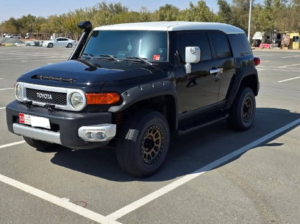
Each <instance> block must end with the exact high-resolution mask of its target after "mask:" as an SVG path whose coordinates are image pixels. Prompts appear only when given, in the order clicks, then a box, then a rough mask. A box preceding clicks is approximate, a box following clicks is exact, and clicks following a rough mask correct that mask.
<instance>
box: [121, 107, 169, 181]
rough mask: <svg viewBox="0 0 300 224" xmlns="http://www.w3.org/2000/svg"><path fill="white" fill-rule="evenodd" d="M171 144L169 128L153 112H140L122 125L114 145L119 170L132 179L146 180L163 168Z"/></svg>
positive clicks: (157, 113) (163, 120)
mask: <svg viewBox="0 0 300 224" xmlns="http://www.w3.org/2000/svg"><path fill="white" fill-rule="evenodd" d="M169 144H170V131H169V125H168V122H167V121H166V119H165V117H164V116H163V115H162V114H161V113H159V112H156V111H152V110H141V111H139V112H137V113H135V114H132V115H131V116H130V117H129V118H127V119H126V122H125V123H124V124H123V127H122V129H121V132H120V135H119V136H118V143H117V158H118V162H119V165H120V167H121V168H122V169H123V170H125V171H126V172H128V173H129V174H131V175H132V176H135V177H147V176H150V175H153V174H154V173H156V172H157V171H158V170H159V168H160V167H161V166H162V164H163V162H164V160H165V158H166V155H167V152H168V149H169Z"/></svg>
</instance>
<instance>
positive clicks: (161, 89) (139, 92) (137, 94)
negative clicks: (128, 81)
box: [108, 81, 178, 129]
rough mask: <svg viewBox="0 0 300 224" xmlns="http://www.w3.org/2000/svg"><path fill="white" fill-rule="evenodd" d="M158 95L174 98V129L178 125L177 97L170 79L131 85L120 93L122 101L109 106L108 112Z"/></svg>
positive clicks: (119, 109) (113, 111) (121, 109)
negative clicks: (119, 103)
mask: <svg viewBox="0 0 300 224" xmlns="http://www.w3.org/2000/svg"><path fill="white" fill-rule="evenodd" d="M158 96H171V97H173V98H174V101H175V102H174V103H175V111H174V112H173V113H174V117H175V119H174V121H175V124H174V125H175V126H174V127H175V129H177V127H178V98H177V92H176V86H175V85H174V84H173V83H172V82H170V81H159V82H153V83H147V84H143V85H139V86H135V87H132V88H130V89H128V90H126V91H124V92H123V93H121V97H122V98H123V102H122V104H121V105H117V106H112V107H110V108H109V110H108V112H111V113H116V112H120V111H123V110H125V109H127V108H129V107H130V106H132V105H134V104H135V103H137V102H140V101H142V100H146V99H150V98H154V97H158Z"/></svg>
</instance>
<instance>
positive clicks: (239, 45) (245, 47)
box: [228, 34, 252, 57]
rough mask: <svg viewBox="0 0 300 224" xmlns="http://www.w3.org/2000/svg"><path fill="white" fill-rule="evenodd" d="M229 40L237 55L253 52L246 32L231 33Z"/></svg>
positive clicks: (241, 55)
mask: <svg viewBox="0 0 300 224" xmlns="http://www.w3.org/2000/svg"><path fill="white" fill-rule="evenodd" d="M228 38H229V42H230V43H231V47H232V51H233V53H234V56H235V57H243V56H245V55H247V54H252V50H251V47H250V44H249V41H248V39H247V37H246V35H245V34H229V35H228Z"/></svg>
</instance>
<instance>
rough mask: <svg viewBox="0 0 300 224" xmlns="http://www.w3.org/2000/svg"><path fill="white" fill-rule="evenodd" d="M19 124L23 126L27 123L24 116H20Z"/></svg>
mask: <svg viewBox="0 0 300 224" xmlns="http://www.w3.org/2000/svg"><path fill="white" fill-rule="evenodd" d="M19 122H20V123H21V124H24V123H25V118H24V114H19Z"/></svg>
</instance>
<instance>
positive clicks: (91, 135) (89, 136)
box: [85, 132, 95, 139]
mask: <svg viewBox="0 0 300 224" xmlns="http://www.w3.org/2000/svg"><path fill="white" fill-rule="evenodd" d="M85 135H86V137H87V138H88V139H94V138H95V134H94V133H93V132H87V133H86V134H85Z"/></svg>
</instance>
